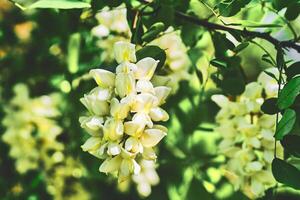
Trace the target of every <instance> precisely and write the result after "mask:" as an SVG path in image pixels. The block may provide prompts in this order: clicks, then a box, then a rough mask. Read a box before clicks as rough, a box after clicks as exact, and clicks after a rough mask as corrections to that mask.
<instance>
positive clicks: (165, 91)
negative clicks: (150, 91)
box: [154, 86, 171, 105]
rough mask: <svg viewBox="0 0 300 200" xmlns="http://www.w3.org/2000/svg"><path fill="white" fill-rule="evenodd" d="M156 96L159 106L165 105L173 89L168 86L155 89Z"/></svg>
mask: <svg viewBox="0 0 300 200" xmlns="http://www.w3.org/2000/svg"><path fill="white" fill-rule="evenodd" d="M154 92H155V96H156V97H157V99H158V102H157V105H162V104H164V103H165V101H166V99H167V97H168V95H169V94H170V92H171V88H169V87H166V86H158V87H155V88H154Z"/></svg>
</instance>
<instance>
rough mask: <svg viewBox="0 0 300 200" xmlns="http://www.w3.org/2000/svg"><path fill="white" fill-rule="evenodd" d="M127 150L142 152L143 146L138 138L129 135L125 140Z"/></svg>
mask: <svg viewBox="0 0 300 200" xmlns="http://www.w3.org/2000/svg"><path fill="white" fill-rule="evenodd" d="M125 150H126V151H129V152H132V153H142V152H143V146H142V144H141V143H140V141H139V140H138V139H137V138H134V137H129V138H128V139H127V140H126V142H125Z"/></svg>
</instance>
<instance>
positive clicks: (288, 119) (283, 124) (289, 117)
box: [274, 109, 296, 140]
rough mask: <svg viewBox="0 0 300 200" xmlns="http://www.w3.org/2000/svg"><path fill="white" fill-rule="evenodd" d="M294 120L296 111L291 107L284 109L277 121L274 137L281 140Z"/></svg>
mask: <svg viewBox="0 0 300 200" xmlns="http://www.w3.org/2000/svg"><path fill="white" fill-rule="evenodd" d="M295 122H296V112H295V111H294V110H292V109H286V110H285V111H284V113H283V116H282V118H281V120H280V121H279V123H278V126H277V128H276V132H275V136H274V137H275V139H276V140H282V138H283V137H284V136H285V135H287V134H289V133H290V131H291V130H292V129H293V127H294V124H295Z"/></svg>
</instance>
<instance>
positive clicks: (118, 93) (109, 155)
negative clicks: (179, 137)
mask: <svg viewBox="0 0 300 200" xmlns="http://www.w3.org/2000/svg"><path fill="white" fill-rule="evenodd" d="M114 55H115V59H116V61H117V62H118V64H119V65H118V66H117V68H116V73H113V72H110V71H107V70H103V69H93V70H91V71H90V74H91V75H92V76H93V78H94V79H95V81H96V83H97V85H98V86H97V87H95V88H94V89H93V90H92V91H91V92H90V93H89V94H86V95H84V97H83V98H82V99H81V102H82V103H83V104H84V106H85V107H86V108H87V110H88V111H89V115H88V116H84V117H80V119H79V121H80V123H81V127H83V128H84V129H86V130H87V132H88V133H89V134H90V135H91V137H90V138H89V139H88V140H87V141H86V142H85V143H84V144H83V145H82V149H83V151H88V152H89V153H91V154H92V155H94V156H96V157H98V158H100V159H104V162H103V163H102V164H101V166H100V168H99V170H100V172H104V173H112V174H115V175H117V176H118V180H119V182H123V181H125V180H126V179H127V178H129V177H130V176H131V175H132V174H139V173H140V170H141V166H140V165H139V164H138V163H137V161H136V160H138V159H140V158H144V159H148V160H155V159H156V154H155V152H154V150H153V148H154V147H155V146H156V145H157V144H158V143H159V141H160V140H161V139H162V138H163V137H164V136H166V134H167V128H166V127H164V126H162V125H158V124H154V122H159V121H167V120H168V118H169V115H168V114H167V112H166V111H164V110H163V109H162V108H161V107H160V106H161V105H162V104H163V103H164V102H165V100H166V98H167V96H168V94H169V93H170V88H168V87H166V86H156V87H154V86H153V84H152V83H151V79H152V77H153V74H154V72H155V69H156V67H157V64H158V62H159V61H158V60H155V59H153V58H151V57H146V58H143V59H141V60H139V61H138V62H136V61H137V60H136V55H135V45H134V44H131V43H127V42H117V43H115V45H114Z"/></svg>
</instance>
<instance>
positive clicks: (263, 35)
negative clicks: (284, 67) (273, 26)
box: [175, 11, 300, 53]
mask: <svg viewBox="0 0 300 200" xmlns="http://www.w3.org/2000/svg"><path fill="white" fill-rule="evenodd" d="M175 16H176V17H177V18H178V19H183V20H186V21H189V22H190V23H193V24H196V25H199V26H203V27H205V28H207V29H209V30H222V31H228V32H230V31H235V32H240V33H241V35H242V36H244V37H245V36H246V37H247V36H248V37H257V38H261V39H264V40H267V41H269V42H270V43H272V44H273V45H274V46H275V47H281V48H292V49H295V50H296V51H298V52H299V53H300V45H297V44H296V43H295V42H294V40H285V41H280V40H277V39H276V38H274V37H272V36H271V35H270V33H268V32H265V33H263V32H256V31H249V30H246V29H243V30H240V29H235V28H231V27H227V26H223V25H220V24H214V23H211V22H208V21H206V20H203V19H199V18H196V17H193V16H190V15H187V14H184V13H182V12H179V11H176V12H175Z"/></svg>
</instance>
